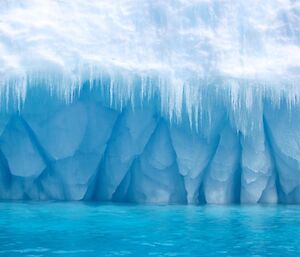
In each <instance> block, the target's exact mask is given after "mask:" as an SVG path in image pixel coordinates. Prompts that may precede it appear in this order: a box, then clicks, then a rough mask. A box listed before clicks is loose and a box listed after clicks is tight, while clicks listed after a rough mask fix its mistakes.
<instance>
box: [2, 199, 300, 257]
mask: <svg viewBox="0 0 300 257" xmlns="http://www.w3.org/2000/svg"><path fill="white" fill-rule="evenodd" d="M0 256H5V257H10V256H51V257H52V256H63V257H65V256H66V257H67V256H68V257H70V256H74V257H75V256H76V257H79V256H88V257H89V256H91V257H93V256H97V257H103V256H136V257H143V256H188V257H193V256H300V207H298V206H172V205H171V206H152V205H146V206H140V205H97V204H87V203H78V202H71V203H58V202H48V203H34V202H33V203H32V202H31V203H8V202H4V203H0Z"/></svg>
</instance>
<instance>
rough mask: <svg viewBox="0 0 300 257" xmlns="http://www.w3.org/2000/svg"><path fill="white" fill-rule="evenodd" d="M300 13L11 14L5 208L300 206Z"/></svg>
mask: <svg viewBox="0 0 300 257" xmlns="http://www.w3.org/2000/svg"><path fill="white" fill-rule="evenodd" d="M299 81H300V2H299V1H297V0H266V1H259V0H251V1H250V0H249V1H242V0H240V1H231V0H222V1H219V0H189V1H187V0H175V1H174V0H165V1H152V0H117V1H113V2H112V1H104V0H99V1H96V0H91V1H84V0H73V1H64V0H43V1H40V0H28V1H21V0H2V1H1V2H0V198H1V199H33V200H49V199H55V200H95V201H101V202H104V201H116V202H137V203H191V204H198V203H199V204H202V203H209V204H228V203H300V101H299V100H300V84H299Z"/></svg>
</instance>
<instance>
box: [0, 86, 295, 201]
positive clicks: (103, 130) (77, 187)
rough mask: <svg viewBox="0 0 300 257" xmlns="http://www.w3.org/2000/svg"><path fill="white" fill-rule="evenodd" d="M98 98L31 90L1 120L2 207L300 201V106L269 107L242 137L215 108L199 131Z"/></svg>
mask: <svg viewBox="0 0 300 257" xmlns="http://www.w3.org/2000/svg"><path fill="white" fill-rule="evenodd" d="M95 95H96V92H95V91H93V90H91V89H90V88H89V85H88V84H86V85H85V86H83V88H82V91H81V95H80V96H79V97H77V98H76V99H74V101H73V102H72V103H69V104H66V103H64V102H63V101H62V100H61V99H58V98H55V97H50V96H49V95H47V94H44V93H43V87H40V88H32V89H30V92H29V95H28V97H27V98H26V101H25V103H24V106H23V108H22V109H21V110H20V111H18V110H14V109H13V108H12V109H10V111H5V112H4V113H3V114H2V115H1V119H0V121H1V124H2V125H1V126H2V129H1V131H2V132H1V136H0V150H1V151H0V185H1V186H0V198H1V199H33V200H49V199H55V200H92V201H100V202H103V201H116V202H135V203H191V204H203V203H209V204H228V203H300V190H299V188H300V168H299V167H300V147H299V145H300V138H299V131H300V122H299V121H300V110H299V108H300V107H299V106H298V105H294V106H293V107H292V108H291V107H289V106H288V105H286V103H285V102H283V103H282V104H281V105H280V106H274V105H273V103H272V102H267V101H266V102H264V108H263V112H257V113H256V114H257V115H258V116H259V117H256V119H257V120H260V122H261V125H260V126H256V127H255V128H252V127H251V126H250V127H249V128H247V129H245V130H239V126H240V124H239V123H234V122H233V120H232V113H228V112H224V108H225V105H224V106H220V103H218V102H217V101H213V102H214V105H215V106H214V108H213V110H214V111H213V112H212V113H211V115H212V116H211V117H210V121H208V120H207V117H205V116H204V117H203V118H202V120H201V122H203V124H201V126H199V128H198V130H196V129H193V128H191V127H190V123H189V122H188V118H187V117H183V120H182V122H179V123H176V122H172V121H170V120H169V119H168V118H166V117H164V116H163V115H162V114H161V110H160V108H159V107H158V106H156V105H154V104H153V102H151V101H150V102H146V103H144V105H140V106H135V107H133V106H132V105H128V106H126V107H124V108H123V109H118V108H112V107H111V106H110V105H109V103H107V102H106V101H105V100H103V99H102V98H99V99H98V98H95ZM47 98H48V100H49V102H47V100H46V99H47Z"/></svg>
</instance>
